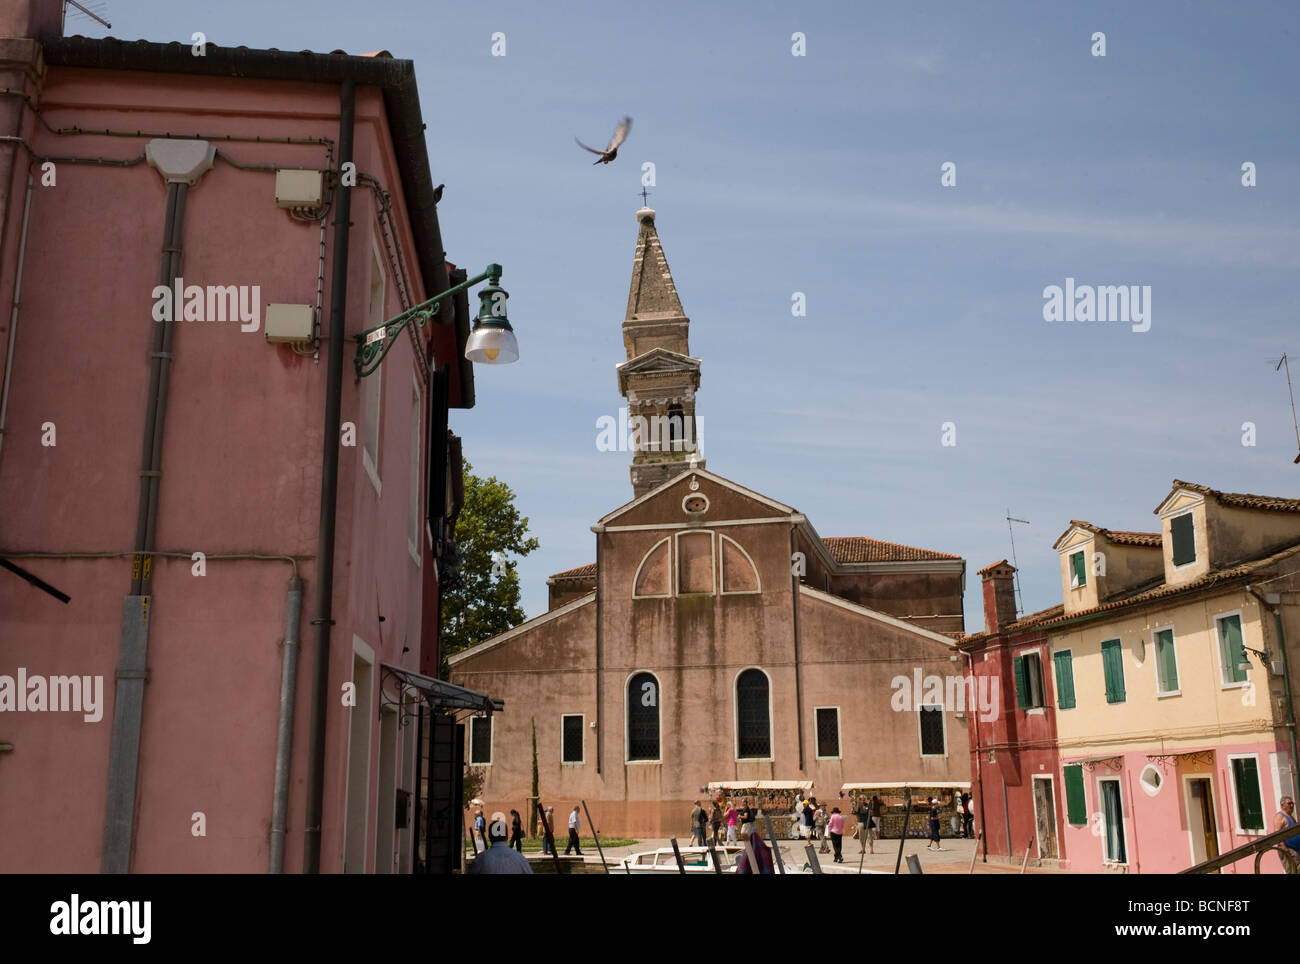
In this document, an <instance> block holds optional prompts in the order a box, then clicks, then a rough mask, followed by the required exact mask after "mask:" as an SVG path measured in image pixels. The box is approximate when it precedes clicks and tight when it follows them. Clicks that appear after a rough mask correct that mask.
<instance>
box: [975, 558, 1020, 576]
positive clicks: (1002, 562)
mask: <svg viewBox="0 0 1300 964" xmlns="http://www.w3.org/2000/svg"><path fill="white" fill-rule="evenodd" d="M998 566H1006V568H1008V569H1010V570H1012V571H1013V572H1014V571H1015V569H1016V567H1015V566H1013V565H1012V564H1011V563H1009V562H1007V561H1006V560H1005V559H999V560H998V561H997V562H994V563H991V564H990V565H987V566H985V567H984V568H983V569H981V570H980V571H979V572H977V573H975V575H977V576H982V575H984V573H986V572H992V571H993V570H994V569H996V568H998Z"/></svg>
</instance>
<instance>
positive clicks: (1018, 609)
mask: <svg viewBox="0 0 1300 964" xmlns="http://www.w3.org/2000/svg"><path fill="white" fill-rule="evenodd" d="M1006 518H1007V533H1008V534H1009V535H1010V536H1011V565H1013V566H1015V568H1016V617H1017V618H1019V616H1020V614H1021V613H1022V612H1023V611H1024V608H1025V606H1024V603H1023V602H1022V601H1021V598H1020V563H1018V562H1016V534H1015V532H1014V530H1012V528H1011V523H1013V522H1019V523H1020V524H1021V525H1029V520H1028V519H1017V518H1016V517H1015V516H1013V515H1012V514H1011V508H1010V507H1008V508H1007V517H1006Z"/></svg>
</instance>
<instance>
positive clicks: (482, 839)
mask: <svg viewBox="0 0 1300 964" xmlns="http://www.w3.org/2000/svg"><path fill="white" fill-rule="evenodd" d="M480 843H482V846H481V847H480V846H479V844H480ZM487 847H488V839H487V821H485V820H484V819H483V811H482V810H479V811H477V812H475V814H474V852H475V853H479V852H480V851H483V850H487Z"/></svg>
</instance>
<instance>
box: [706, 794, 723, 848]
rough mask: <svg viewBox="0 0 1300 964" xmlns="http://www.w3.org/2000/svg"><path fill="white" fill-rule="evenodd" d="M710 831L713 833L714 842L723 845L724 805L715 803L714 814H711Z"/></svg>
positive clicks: (715, 801)
mask: <svg viewBox="0 0 1300 964" xmlns="http://www.w3.org/2000/svg"><path fill="white" fill-rule="evenodd" d="M709 829H711V830H712V831H713V842H714V843H715V844H720V843H722V804H720V803H718V801H717V800H714V801H713V812H712V813H711V814H709Z"/></svg>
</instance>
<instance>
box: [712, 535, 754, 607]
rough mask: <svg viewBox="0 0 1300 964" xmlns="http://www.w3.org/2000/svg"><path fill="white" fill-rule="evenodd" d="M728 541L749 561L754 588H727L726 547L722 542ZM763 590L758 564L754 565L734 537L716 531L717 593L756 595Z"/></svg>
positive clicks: (751, 557)
mask: <svg viewBox="0 0 1300 964" xmlns="http://www.w3.org/2000/svg"><path fill="white" fill-rule="evenodd" d="M727 542H730V543H731V544H732V545H733V546H735V547H736V549H737V550H738V551H739V552H740V554H741V555H742V556H744V557H745V560H746V561H747V562H748V563H749V567H750V569H751V570H752V571H753V573H754V585H755V586H756V587H757V588H755V589H727V588H726V587H727V572H726V565H727V563H726V547H725V546H724V545H723V543H727ZM762 592H763V577H762V576H761V575H759V572H758V566H756V565H754V557H753V556H751V555H750V554H749V553H748V552H747V551H746V550H745V547H744V546H742V545H741V544H740V543H739V542H737V541H736V540H735V539H733V538H731V537H730V536H726V535H723V534H722V533H721V532H719V533H718V594H719V595H720V596H758V595H761V594H762Z"/></svg>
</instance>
